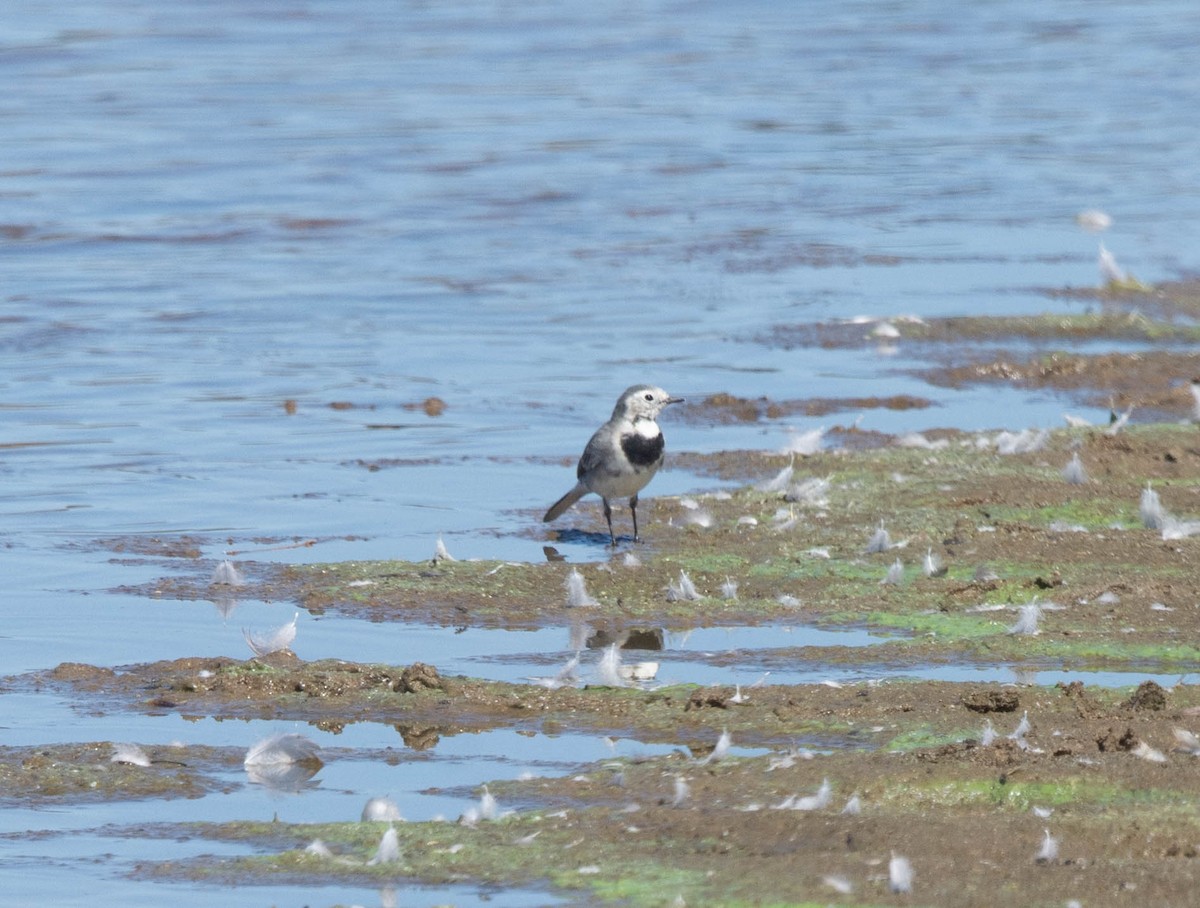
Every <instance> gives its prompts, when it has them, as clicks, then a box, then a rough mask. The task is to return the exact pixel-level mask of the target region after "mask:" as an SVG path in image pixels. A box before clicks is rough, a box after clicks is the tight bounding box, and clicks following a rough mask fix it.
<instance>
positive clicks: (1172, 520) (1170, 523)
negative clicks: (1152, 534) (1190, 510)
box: [1162, 512, 1200, 541]
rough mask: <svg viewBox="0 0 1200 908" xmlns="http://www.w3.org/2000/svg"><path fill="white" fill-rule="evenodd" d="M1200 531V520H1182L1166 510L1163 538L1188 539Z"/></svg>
mask: <svg viewBox="0 0 1200 908" xmlns="http://www.w3.org/2000/svg"><path fill="white" fill-rule="evenodd" d="M1198 533H1200V520H1180V519H1179V518H1178V517H1172V516H1171V515H1170V514H1167V513H1165V512H1164V514H1163V523H1162V538H1163V540H1164V541H1165V540H1168V539H1186V538H1187V537H1188V536H1195V535H1196V534H1198Z"/></svg>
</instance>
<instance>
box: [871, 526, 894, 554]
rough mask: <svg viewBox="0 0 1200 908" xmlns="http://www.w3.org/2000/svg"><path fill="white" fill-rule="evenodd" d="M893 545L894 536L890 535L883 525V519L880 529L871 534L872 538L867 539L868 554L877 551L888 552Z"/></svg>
mask: <svg viewBox="0 0 1200 908" xmlns="http://www.w3.org/2000/svg"><path fill="white" fill-rule="evenodd" d="M891 547H892V537H891V536H890V535H888V531H887V530H886V529H885V528H884V526H883V521H882V520H881V521H879V529H877V530H876V531H875V532H874V533H872V534H871V538H870V539H868V540H867V554H868V555H874V554H875V553H876V552H886V551H887V550H888V549H890V548H891Z"/></svg>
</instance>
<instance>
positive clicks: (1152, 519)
mask: <svg viewBox="0 0 1200 908" xmlns="http://www.w3.org/2000/svg"><path fill="white" fill-rule="evenodd" d="M1138 515H1139V516H1140V517H1141V518H1142V526H1144V527H1145V528H1146V529H1148V530H1161V529H1162V527H1163V523H1164V521H1165V520H1166V518H1167V512H1166V511H1165V510H1164V509H1163V506H1162V500H1161V499H1160V498H1159V497H1158V493H1157V492H1156V491H1154V489H1152V488H1150V483H1146V488H1145V489H1143V490H1142V497H1141V500H1140V501H1139V502H1138Z"/></svg>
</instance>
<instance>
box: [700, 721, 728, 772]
mask: <svg viewBox="0 0 1200 908" xmlns="http://www.w3.org/2000/svg"><path fill="white" fill-rule="evenodd" d="M732 745H733V736H732V735H730V734H729V730H728V729H726V730H725V731H723V732H721V737H719V738H717V743H716V745H714V746H713V749H712V751H711V752H710V753H709V755H708V756H707V757H705V758H704V759H703V760H701V761H700V763H701V764H707V763H716V762H717V761H718V760H722V759H724V758H725V756H726V755H728V753H729V748H730V747H731V746H732Z"/></svg>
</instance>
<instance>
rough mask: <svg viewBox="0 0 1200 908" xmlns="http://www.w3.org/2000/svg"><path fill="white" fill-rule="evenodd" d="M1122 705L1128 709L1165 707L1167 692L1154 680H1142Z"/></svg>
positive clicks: (1157, 708)
mask: <svg viewBox="0 0 1200 908" xmlns="http://www.w3.org/2000/svg"><path fill="white" fill-rule="evenodd" d="M1124 705H1125V707H1126V708H1128V709H1154V710H1159V709H1165V708H1166V706H1167V692H1166V691H1165V690H1163V688H1162V686H1161V685H1160V684H1158V682H1156V681H1143V682H1142V683H1141V684H1139V685H1138V687H1137V690H1135V691H1134V692H1133V694H1132V695H1131V696H1130V697H1129V699H1128V700H1126V701H1125V704H1124Z"/></svg>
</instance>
